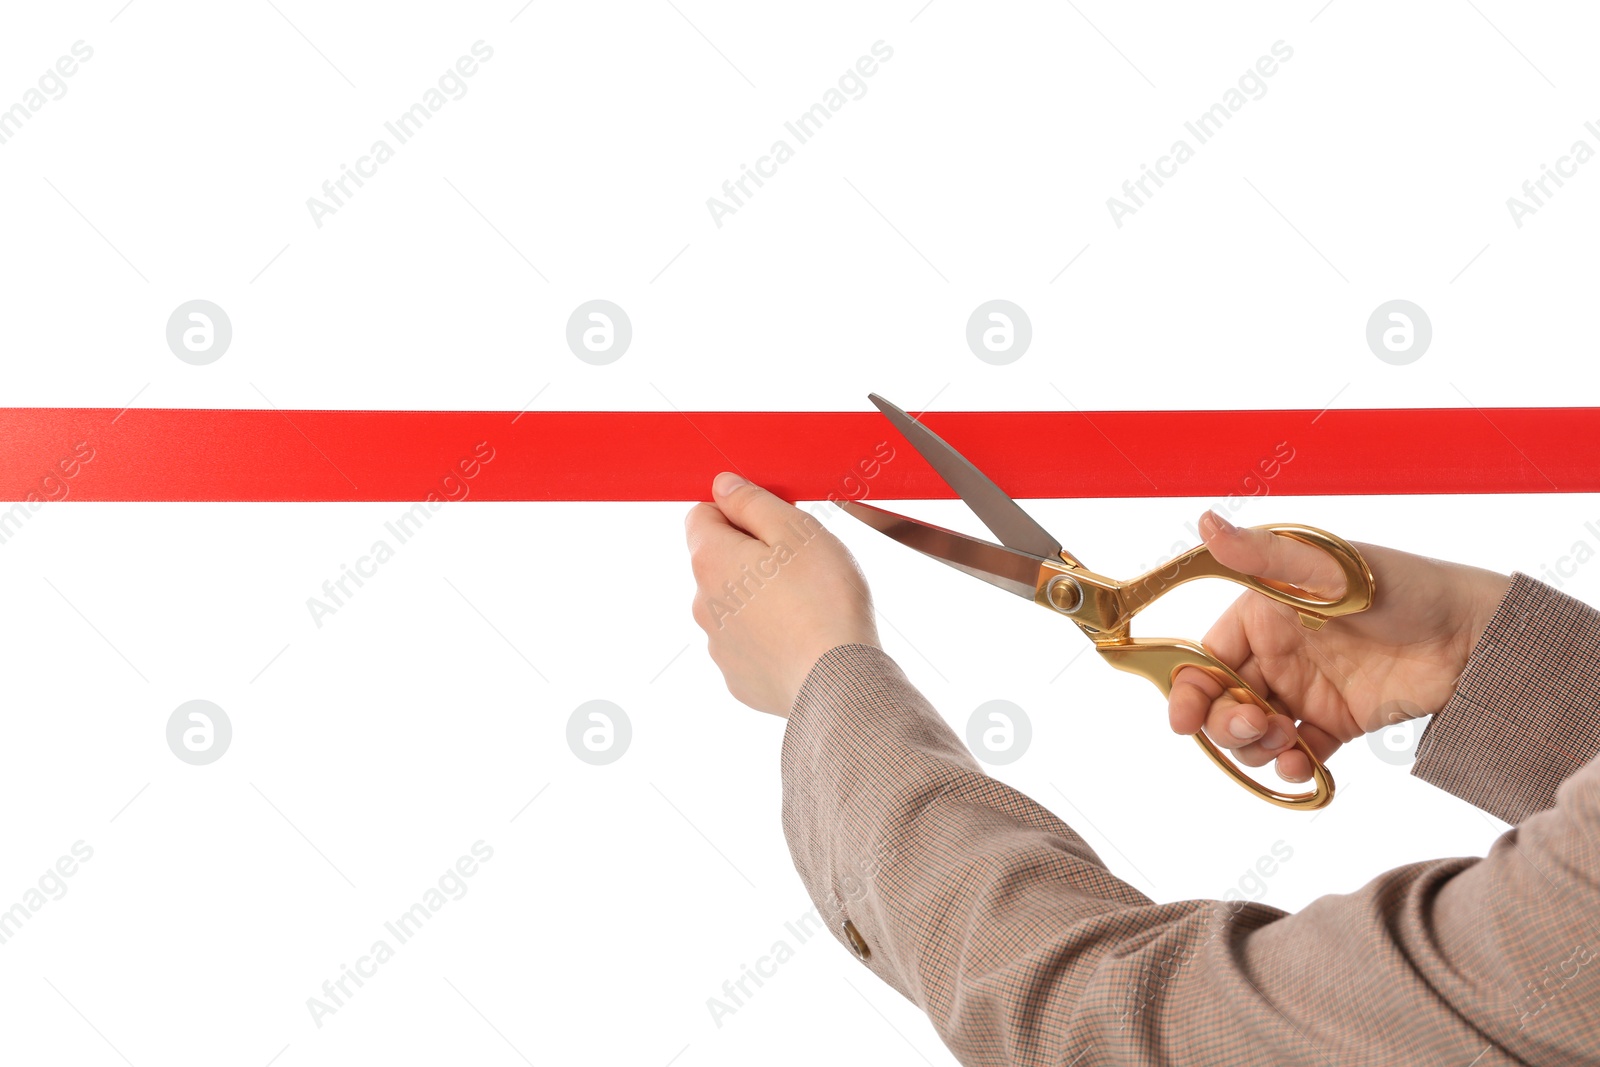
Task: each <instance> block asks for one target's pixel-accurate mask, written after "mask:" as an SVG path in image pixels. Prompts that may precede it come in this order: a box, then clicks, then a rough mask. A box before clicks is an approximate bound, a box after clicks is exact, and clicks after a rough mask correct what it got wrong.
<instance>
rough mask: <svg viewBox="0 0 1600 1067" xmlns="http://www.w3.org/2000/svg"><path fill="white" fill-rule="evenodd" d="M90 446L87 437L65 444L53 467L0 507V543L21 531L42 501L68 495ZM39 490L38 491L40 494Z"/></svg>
mask: <svg viewBox="0 0 1600 1067" xmlns="http://www.w3.org/2000/svg"><path fill="white" fill-rule="evenodd" d="M94 456H95V451H94V446H93V445H92V444H90V443H89V441H88V440H83V441H79V442H77V443H76V444H73V445H71V446H69V448H68V450H67V451H66V452H65V454H64V455H62V456H61V458H60V459H58V460H56V462H55V465H54V466H53V467H47V468H45V470H44V472H43V473H42V474H40V475H39V487H38V488H37V489H29V490H28V495H27V496H25V497H23V498H22V499H21V500H19V501H17V502H16V503H15V504H12V505H11V506H10V507H9V508H7V509H6V510H4V511H0V544H5V543H6V542H8V541H10V540H11V539H12V538H13V537H15V536H17V534H19V533H21V532H22V526H23V524H24V523H26V522H27V521H28V520H29V519H31V518H33V516H34V513H35V512H37V511H38V510H39V509H40V508H42V507H44V506H45V505H46V504H48V503H51V502H53V501H57V500H65V499H67V497H68V496H70V495H72V485H71V482H72V479H74V478H76V477H77V476H78V475H79V474H80V473H82V471H83V468H84V467H85V466H86V465H87V464H89V463H92V462H93V461H94ZM41 494H42V495H41Z"/></svg>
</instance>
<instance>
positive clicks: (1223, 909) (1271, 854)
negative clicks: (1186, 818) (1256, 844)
mask: <svg viewBox="0 0 1600 1067" xmlns="http://www.w3.org/2000/svg"><path fill="white" fill-rule="evenodd" d="M1292 858H1294V847H1293V846H1292V845H1289V844H1288V843H1287V842H1285V841H1283V840H1281V839H1280V840H1277V841H1274V842H1273V843H1272V847H1271V849H1269V850H1268V852H1266V853H1263V854H1262V855H1260V856H1258V857H1257V858H1256V861H1255V863H1253V864H1251V865H1250V866H1249V867H1247V868H1245V871H1244V873H1243V874H1242V875H1240V876H1239V878H1238V879H1237V880H1236V881H1235V882H1234V884H1233V885H1231V886H1229V887H1228V888H1227V889H1226V890H1224V891H1223V894H1222V899H1221V900H1217V901H1213V902H1212V903H1213V904H1214V905H1215V908H1213V909H1211V910H1213V911H1215V912H1216V913H1217V914H1216V915H1215V917H1214V919H1213V921H1212V922H1211V923H1210V929H1209V931H1208V932H1207V934H1206V936H1205V938H1204V939H1203V940H1201V941H1200V942H1199V943H1198V944H1196V945H1194V946H1193V947H1192V948H1187V949H1181V950H1174V951H1172V952H1169V953H1167V954H1166V955H1164V956H1160V957H1158V958H1157V959H1156V960H1154V961H1153V973H1151V974H1148V975H1142V976H1141V977H1140V980H1139V982H1138V983H1137V985H1136V988H1135V990H1134V998H1135V1003H1134V1004H1133V1006H1132V1007H1131V1008H1130V1009H1129V1010H1127V1011H1124V1012H1123V1013H1122V1014H1121V1015H1120V1016H1118V1025H1117V1029H1119V1030H1122V1029H1126V1028H1127V1026H1128V1023H1129V1022H1130V1021H1131V1020H1132V1019H1134V1018H1135V1017H1137V1016H1138V1015H1139V1014H1140V1013H1141V1012H1143V1011H1144V1010H1145V1008H1147V1007H1149V1006H1150V1004H1152V1003H1153V1002H1154V1001H1155V999H1156V997H1157V996H1159V995H1160V993H1161V991H1162V989H1163V988H1165V987H1166V985H1167V983H1168V982H1170V981H1171V980H1172V976H1173V975H1175V974H1176V973H1177V972H1178V969H1179V968H1180V967H1182V966H1183V965H1184V964H1185V963H1187V962H1189V961H1190V960H1192V959H1194V958H1195V957H1196V956H1198V955H1200V953H1201V952H1202V951H1203V950H1204V949H1205V947H1206V946H1207V945H1209V944H1210V943H1211V942H1213V941H1215V940H1216V939H1217V938H1218V936H1220V935H1221V934H1222V932H1223V931H1224V930H1226V929H1228V923H1229V921H1230V920H1232V919H1233V917H1234V916H1236V915H1238V914H1239V912H1241V911H1243V910H1244V909H1245V908H1246V907H1248V906H1249V905H1250V904H1252V903H1254V902H1256V901H1258V900H1260V899H1261V898H1262V897H1264V896H1265V895H1266V892H1267V879H1268V878H1271V877H1272V876H1273V875H1275V874H1277V873H1278V870H1279V868H1280V867H1281V866H1282V865H1283V864H1285V863H1288V862H1289V860H1291V859H1292Z"/></svg>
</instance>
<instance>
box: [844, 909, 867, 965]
mask: <svg viewBox="0 0 1600 1067" xmlns="http://www.w3.org/2000/svg"><path fill="white" fill-rule="evenodd" d="M844 939H845V941H847V942H848V943H849V945H850V951H851V952H854V953H855V954H856V959H858V960H865V959H867V958H868V957H869V956H871V955H872V949H871V947H870V946H868V945H867V939H866V938H864V937H862V936H861V931H860V930H857V929H856V924H855V923H853V922H851V921H850V920H849V919H846V920H845V921H844Z"/></svg>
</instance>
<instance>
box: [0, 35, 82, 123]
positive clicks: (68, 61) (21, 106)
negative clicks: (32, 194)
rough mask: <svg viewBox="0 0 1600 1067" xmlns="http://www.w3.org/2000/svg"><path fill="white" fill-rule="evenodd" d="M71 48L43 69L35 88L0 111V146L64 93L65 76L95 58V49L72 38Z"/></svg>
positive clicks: (25, 92) (65, 88)
mask: <svg viewBox="0 0 1600 1067" xmlns="http://www.w3.org/2000/svg"><path fill="white" fill-rule="evenodd" d="M71 51H72V55H69V56H62V57H61V58H60V59H57V60H56V61H55V65H54V66H53V67H49V68H46V70H45V72H44V73H43V74H41V75H39V80H38V88H37V89H35V88H31V87H30V88H28V89H26V90H24V91H23V94H22V99H21V100H20V101H18V102H17V103H15V104H12V105H11V106H10V107H8V108H5V109H4V110H0V145H3V144H6V143H7V142H9V141H10V140H11V139H12V138H13V137H15V136H16V135H17V134H19V133H21V132H22V127H23V126H24V125H25V124H26V123H27V122H29V121H31V120H32V118H33V116H35V115H37V114H38V113H39V112H40V111H43V110H44V106H45V105H46V104H48V103H49V102H50V101H52V100H60V99H61V98H62V97H63V96H66V95H67V82H66V79H68V78H70V77H72V76H73V75H74V74H76V73H78V70H79V67H80V65H81V64H83V63H87V62H89V60H91V59H93V58H94V49H93V48H91V47H89V46H88V45H87V44H85V43H84V42H82V41H73V42H72V49H71ZM74 57H76V58H74ZM46 94H48V95H46Z"/></svg>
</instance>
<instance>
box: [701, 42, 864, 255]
mask: <svg viewBox="0 0 1600 1067" xmlns="http://www.w3.org/2000/svg"><path fill="white" fill-rule="evenodd" d="M874 56H875V57H877V58H873V57H874ZM893 58H894V49H893V48H891V47H890V46H889V45H887V44H885V43H884V42H883V41H874V42H873V43H872V55H870V56H862V57H860V58H859V59H857V60H856V61H855V65H854V66H853V67H847V68H846V69H845V72H844V73H843V74H841V75H839V80H838V82H837V83H836V84H837V88H833V87H830V88H829V89H828V90H827V91H826V92H824V93H823V94H822V100H821V101H820V102H818V103H815V104H812V105H811V107H809V108H808V109H806V110H805V111H802V112H801V113H800V115H799V116H798V117H796V118H795V119H794V120H792V121H790V122H785V123H784V124H783V128H784V129H785V130H787V131H788V133H789V135H790V136H791V137H793V138H794V142H795V143H794V145H790V144H789V142H788V141H787V140H785V139H784V138H782V137H780V138H778V139H777V140H775V141H773V142H772V144H771V146H770V147H769V148H768V149H767V152H766V154H765V155H762V156H759V157H758V158H757V159H756V165H755V167H754V169H752V168H751V167H750V165H749V164H747V163H741V164H739V171H740V173H739V176H738V177H737V178H730V179H729V180H727V181H725V182H723V183H722V197H721V198H719V197H715V196H708V197H706V210H707V211H709V212H711V221H712V222H714V223H716V226H717V229H719V230H720V229H722V220H723V219H724V218H725V217H726V216H728V215H733V214H736V213H737V212H738V210H739V209H740V208H741V207H744V206H745V201H746V200H749V199H750V198H751V197H753V196H755V192H754V190H752V189H751V188H750V183H751V182H754V183H755V186H756V188H757V189H759V188H761V187H762V185H764V184H765V183H764V182H763V181H762V179H763V178H771V177H774V176H776V175H777V173H778V167H779V166H780V165H782V164H784V163H787V162H789V160H791V159H793V158H794V153H795V148H796V147H798V146H799V145H803V144H805V143H806V142H807V141H809V140H811V138H813V137H815V136H816V135H817V134H818V133H820V132H822V127H823V126H825V125H826V124H827V123H828V121H829V120H831V119H832V118H833V116H834V115H836V114H838V113H839V111H840V110H842V109H843V108H844V105H845V104H846V103H848V102H849V101H850V100H860V99H861V98H862V97H863V96H866V95H867V82H866V79H868V78H870V77H872V76H873V75H874V74H876V73H878V65H879V64H880V63H887V62H889V60H891V59H893ZM846 93H848V94H849V97H848V98H846V96H845V94H846ZM740 194H743V195H740ZM724 198H725V199H724Z"/></svg>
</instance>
